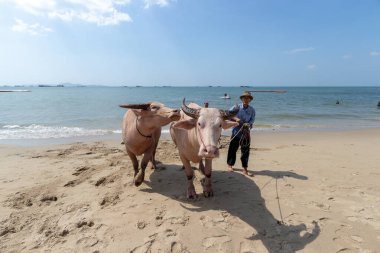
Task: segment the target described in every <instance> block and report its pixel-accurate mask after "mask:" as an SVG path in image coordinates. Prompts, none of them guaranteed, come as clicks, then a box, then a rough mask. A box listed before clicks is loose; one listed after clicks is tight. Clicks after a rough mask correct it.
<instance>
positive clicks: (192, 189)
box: [187, 187, 197, 199]
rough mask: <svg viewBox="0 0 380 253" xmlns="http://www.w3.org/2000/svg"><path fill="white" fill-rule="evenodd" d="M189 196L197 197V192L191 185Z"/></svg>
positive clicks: (191, 197) (188, 191) (190, 197)
mask: <svg viewBox="0 0 380 253" xmlns="http://www.w3.org/2000/svg"><path fill="white" fill-rule="evenodd" d="M187 198H188V199H197V193H196V192H195V188H194V187H189V188H188V189H187Z"/></svg>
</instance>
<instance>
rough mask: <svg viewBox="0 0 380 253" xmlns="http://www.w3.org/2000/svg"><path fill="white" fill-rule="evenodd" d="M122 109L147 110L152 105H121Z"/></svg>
mask: <svg viewBox="0 0 380 253" xmlns="http://www.w3.org/2000/svg"><path fill="white" fill-rule="evenodd" d="M119 106H120V107H122V108H128V109H142V110H147V109H148V108H149V107H150V104H125V105H119Z"/></svg>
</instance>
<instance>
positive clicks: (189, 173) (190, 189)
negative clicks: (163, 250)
mask: <svg viewBox="0 0 380 253" xmlns="http://www.w3.org/2000/svg"><path fill="white" fill-rule="evenodd" d="M180 158H181V161H182V163H183V167H185V174H186V177H187V198H188V199H196V198H197V193H196V192H195V187H194V183H193V180H194V171H193V168H191V164H190V162H189V161H188V160H186V159H185V158H183V157H182V156H180Z"/></svg>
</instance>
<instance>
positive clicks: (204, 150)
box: [198, 145, 219, 158]
mask: <svg viewBox="0 0 380 253" xmlns="http://www.w3.org/2000/svg"><path fill="white" fill-rule="evenodd" d="M198 155H199V156H201V157H205V158H216V157H219V148H218V147H217V146H212V145H209V146H203V147H201V148H200V150H199V154H198Z"/></svg>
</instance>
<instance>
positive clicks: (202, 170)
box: [199, 159, 205, 175]
mask: <svg viewBox="0 0 380 253" xmlns="http://www.w3.org/2000/svg"><path fill="white" fill-rule="evenodd" d="M199 170H200V171H201V172H202V174H203V175H204V174H205V166H204V165H203V160H202V159H201V161H200V162H199Z"/></svg>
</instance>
